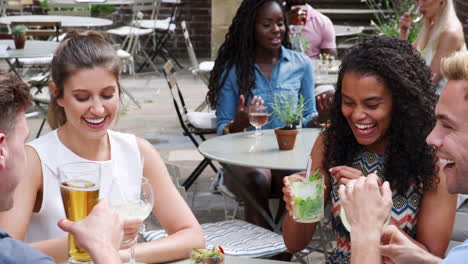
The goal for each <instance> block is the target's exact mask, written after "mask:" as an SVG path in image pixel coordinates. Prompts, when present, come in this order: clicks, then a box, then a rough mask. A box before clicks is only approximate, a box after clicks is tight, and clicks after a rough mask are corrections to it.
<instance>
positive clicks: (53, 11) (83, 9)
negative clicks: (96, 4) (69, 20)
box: [47, 1, 91, 17]
mask: <svg viewBox="0 0 468 264" xmlns="http://www.w3.org/2000/svg"><path fill="white" fill-rule="evenodd" d="M47 13H48V14H49V15H63V16H87V17H90V16H91V5H90V4H88V3H63V2H53V1H50V2H49V11H48V12H47Z"/></svg>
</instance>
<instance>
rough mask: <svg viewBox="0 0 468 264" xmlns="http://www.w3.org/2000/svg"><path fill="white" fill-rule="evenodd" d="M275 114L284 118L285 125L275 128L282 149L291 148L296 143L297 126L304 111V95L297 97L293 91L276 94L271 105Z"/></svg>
mask: <svg viewBox="0 0 468 264" xmlns="http://www.w3.org/2000/svg"><path fill="white" fill-rule="evenodd" d="M271 108H272V109H273V114H274V115H276V116H277V117H278V118H279V119H281V120H283V122H284V124H285V126H284V127H278V128H275V135H276V140H277V141H278V147H279V149H280V150H291V149H293V148H294V144H295V143H296V136H297V133H298V130H297V128H296V126H297V125H298V124H299V120H301V118H302V112H303V111H304V97H302V96H299V98H297V97H296V96H295V94H293V93H280V94H275V97H274V98H273V104H272V105H271Z"/></svg>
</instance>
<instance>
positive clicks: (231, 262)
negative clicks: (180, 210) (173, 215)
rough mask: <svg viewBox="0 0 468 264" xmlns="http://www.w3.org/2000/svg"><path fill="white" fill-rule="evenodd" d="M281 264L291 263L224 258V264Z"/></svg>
mask: <svg viewBox="0 0 468 264" xmlns="http://www.w3.org/2000/svg"><path fill="white" fill-rule="evenodd" d="M281 263H291V262H285V261H278V260H269V259H258V258H243V257H232V256H225V257H224V264H281ZM168 264H190V260H189V259H184V260H179V261H174V262H170V263H168Z"/></svg>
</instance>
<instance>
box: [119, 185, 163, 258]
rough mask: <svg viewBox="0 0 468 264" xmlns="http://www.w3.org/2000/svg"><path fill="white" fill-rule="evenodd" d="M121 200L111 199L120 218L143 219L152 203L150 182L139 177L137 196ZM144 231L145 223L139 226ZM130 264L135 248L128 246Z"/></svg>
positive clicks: (152, 196)
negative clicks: (139, 186)
mask: <svg viewBox="0 0 468 264" xmlns="http://www.w3.org/2000/svg"><path fill="white" fill-rule="evenodd" d="M124 198H125V199H122V200H121V201H113V207H114V209H115V210H116V211H117V213H118V214H119V217H120V220H122V221H126V220H133V219H140V220H141V221H144V220H145V219H146V218H147V217H148V216H149V215H150V213H151V211H152V209H153V205H154V195H153V187H152V185H151V182H150V181H149V180H148V179H147V178H145V177H141V191H140V194H139V195H138V197H134V198H126V197H124ZM142 232H145V225H144V224H142V225H141V227H140V233H142ZM128 263H130V264H135V263H136V261H135V249H134V246H132V247H131V248H130V261H129V262H128Z"/></svg>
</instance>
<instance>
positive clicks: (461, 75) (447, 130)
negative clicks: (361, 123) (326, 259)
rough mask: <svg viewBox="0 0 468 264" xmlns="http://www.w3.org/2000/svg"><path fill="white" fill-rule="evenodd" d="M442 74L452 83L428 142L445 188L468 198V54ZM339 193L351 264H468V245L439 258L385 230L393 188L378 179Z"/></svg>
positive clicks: (392, 229)
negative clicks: (386, 261)
mask: <svg viewBox="0 0 468 264" xmlns="http://www.w3.org/2000/svg"><path fill="white" fill-rule="evenodd" d="M441 70H442V75H443V76H444V77H445V78H447V79H448V82H447V84H446V85H445V88H444V89H443V90H442V93H441V95H440V99H439V102H438V103H437V107H436V109H435V114H436V125H435V127H434V128H433V129H432V132H431V133H430V134H429V135H428V136H427V138H426V142H427V143H428V144H429V145H431V146H433V147H434V149H435V154H436V156H437V157H438V158H439V164H440V165H439V167H440V168H439V169H440V170H442V171H443V173H444V174H445V175H446V182H441V183H439V184H446V185H447V189H448V191H449V192H450V193H462V194H468V115H467V113H468V52H467V51H464V52H457V53H455V54H453V55H452V56H450V57H449V58H447V59H445V60H443V61H442V65H441ZM339 194H340V197H341V199H342V200H343V202H342V205H343V207H344V209H345V211H346V215H347V219H348V221H349V222H350V224H351V237H352V238H353V240H352V241H351V247H352V256H351V259H352V263H359V264H367V263H369V264H371V263H372V264H376V263H381V256H384V257H385V258H388V259H391V260H392V261H393V262H394V263H399V264H414V263H428V264H436V263H440V264H448V263H450V264H458V263H460V264H461V263H467V259H468V240H465V242H464V243H463V244H461V245H460V246H457V247H455V248H454V249H452V250H451V251H450V252H449V254H448V255H447V257H446V258H445V259H440V258H439V257H436V256H434V255H432V254H431V253H429V252H427V251H426V250H424V249H423V248H421V247H420V246H419V245H416V244H415V243H414V242H413V241H412V240H410V239H409V238H408V237H407V236H405V235H404V234H403V233H402V232H401V231H400V230H399V229H398V228H396V227H395V226H393V225H390V226H388V227H386V228H384V230H383V231H382V225H383V224H384V223H385V220H386V218H387V217H388V214H389V208H390V207H391V206H389V204H391V200H390V197H391V194H390V193H389V189H388V183H385V184H384V185H382V186H381V187H379V183H378V180H377V177H376V176H375V175H372V174H371V175H369V176H368V177H367V178H366V177H361V178H359V179H358V180H352V181H350V182H349V183H348V184H346V187H345V186H344V185H341V186H340V190H339ZM363 194H365V195H363ZM440 206H446V205H445V204H442V203H441V204H440ZM353 235H354V236H353ZM380 244H382V245H380Z"/></svg>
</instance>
